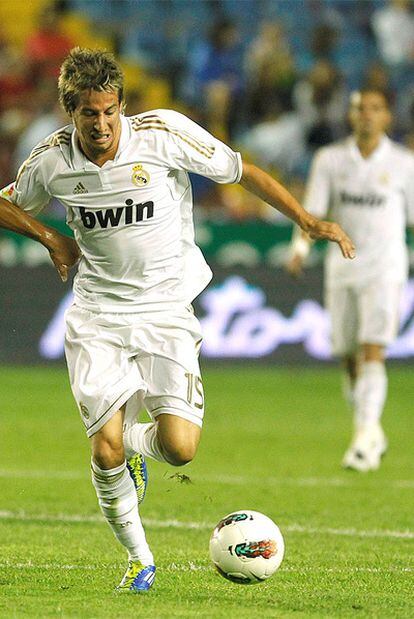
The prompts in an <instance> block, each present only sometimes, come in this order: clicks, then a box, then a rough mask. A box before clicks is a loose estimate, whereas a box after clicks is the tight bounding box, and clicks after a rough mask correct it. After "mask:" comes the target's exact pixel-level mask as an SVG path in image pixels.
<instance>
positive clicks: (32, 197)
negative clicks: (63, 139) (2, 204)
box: [0, 146, 51, 216]
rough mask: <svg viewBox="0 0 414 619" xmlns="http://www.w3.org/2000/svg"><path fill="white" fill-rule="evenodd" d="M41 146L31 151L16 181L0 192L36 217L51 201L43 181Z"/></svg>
mask: <svg viewBox="0 0 414 619" xmlns="http://www.w3.org/2000/svg"><path fill="white" fill-rule="evenodd" d="M41 152H43V149H42V146H37V147H35V148H34V149H33V151H32V152H31V154H30V156H29V157H28V158H27V159H26V161H25V162H24V163H23V164H22V165H21V167H20V169H19V171H18V173H17V177H16V180H15V181H14V182H12V183H10V185H7V186H6V187H3V189H1V190H0V196H1V197H2V198H4V199H5V200H8V201H9V202H11V203H12V204H15V205H16V206H19V207H20V208H21V209H22V210H24V211H26V212H27V213H29V214H30V215H33V216H36V215H38V214H39V213H40V212H41V211H42V210H43V209H44V208H45V207H46V206H47V205H48V204H49V201H50V199H51V196H50V194H49V193H48V192H47V190H46V187H45V183H44V181H43V173H42V166H41V163H42V158H41Z"/></svg>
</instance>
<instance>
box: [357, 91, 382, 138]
mask: <svg viewBox="0 0 414 619" xmlns="http://www.w3.org/2000/svg"><path fill="white" fill-rule="evenodd" d="M349 119H350V122H351V126H352V128H353V130H354V132H355V133H356V135H357V136H358V137H362V138H364V137H365V138H375V137H377V136H379V135H381V134H382V133H384V131H385V130H386V129H387V128H388V126H389V124H390V121H391V113H390V111H389V109H388V105H387V102H386V100H385V99H384V97H383V96H382V95H381V94H380V93H376V92H367V93H363V94H362V95H357V96H356V99H355V101H353V102H352V104H351V109H350V112H349Z"/></svg>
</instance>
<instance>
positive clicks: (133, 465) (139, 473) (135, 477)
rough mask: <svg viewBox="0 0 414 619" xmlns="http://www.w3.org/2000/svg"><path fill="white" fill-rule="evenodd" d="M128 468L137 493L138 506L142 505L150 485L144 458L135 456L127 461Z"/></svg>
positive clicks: (139, 455)
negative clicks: (148, 484)
mask: <svg viewBox="0 0 414 619" xmlns="http://www.w3.org/2000/svg"><path fill="white" fill-rule="evenodd" d="M127 467H128V471H129V474H130V475H131V477H132V481H133V482H134V486H135V489H136V491H137V497H138V505H140V504H141V503H142V501H143V500H144V498H145V492H146V490H147V483H148V471H147V465H146V462H145V458H144V456H142V455H141V454H135V456H132V458H130V459H129V460H127Z"/></svg>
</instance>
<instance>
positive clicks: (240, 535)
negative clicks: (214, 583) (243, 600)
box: [210, 509, 285, 585]
mask: <svg viewBox="0 0 414 619" xmlns="http://www.w3.org/2000/svg"><path fill="white" fill-rule="evenodd" d="M284 552H285V544H284V541H283V537H282V534H281V532H280V530H279V527H278V526H277V525H276V524H275V523H274V522H273V520H271V519H270V518H268V517H267V516H265V515H264V514H261V513H259V512H254V511H251V510H247V509H245V510H240V511H237V512H232V513H231V514H228V515H227V516H225V517H224V518H223V519H222V520H220V522H219V523H218V524H217V526H216V528H215V529H214V531H213V533H212V536H211V538H210V557H211V560H212V562H213V563H214V566H215V567H216V569H217V571H218V572H219V573H220V574H221V575H222V576H224V578H227V579H228V580H231V581H232V582H236V583H240V584H245V585H250V584H253V583H258V582H262V581H263V580H266V579H267V578H269V576H271V575H272V574H273V573H274V572H275V571H276V570H277V568H278V567H279V565H280V564H281V563H282V559H283V554H284Z"/></svg>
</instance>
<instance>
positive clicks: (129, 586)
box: [116, 561, 155, 593]
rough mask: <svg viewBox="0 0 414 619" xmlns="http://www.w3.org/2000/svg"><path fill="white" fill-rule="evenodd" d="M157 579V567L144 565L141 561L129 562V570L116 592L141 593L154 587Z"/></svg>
mask: <svg viewBox="0 0 414 619" xmlns="http://www.w3.org/2000/svg"><path fill="white" fill-rule="evenodd" d="M154 579H155V565H145V566H144V565H142V563H140V562H139V561H129V563H128V569H127V571H126V572H125V574H124V577H123V579H122V580H121V582H120V583H119V585H118V586H117V588H116V590H117V591H120V592H124V591H125V592H132V593H141V592H143V591H148V590H149V589H151V587H152V583H153V582H154Z"/></svg>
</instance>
